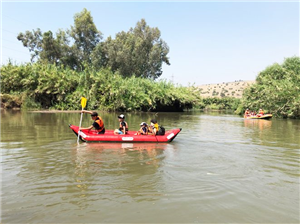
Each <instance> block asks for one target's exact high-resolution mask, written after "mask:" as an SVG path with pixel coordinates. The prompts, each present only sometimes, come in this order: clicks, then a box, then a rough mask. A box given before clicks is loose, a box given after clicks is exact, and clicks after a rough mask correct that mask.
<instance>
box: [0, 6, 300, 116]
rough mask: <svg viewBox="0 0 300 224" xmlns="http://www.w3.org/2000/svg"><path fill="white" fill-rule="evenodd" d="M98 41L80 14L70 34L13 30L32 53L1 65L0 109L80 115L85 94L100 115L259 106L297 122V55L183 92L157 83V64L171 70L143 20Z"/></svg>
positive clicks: (163, 46)
mask: <svg viewBox="0 0 300 224" xmlns="http://www.w3.org/2000/svg"><path fill="white" fill-rule="evenodd" d="M102 38H103V37H102V33H101V32H100V31H99V30H98V29H97V27H96V25H95V24H94V22H93V17H92V16H91V14H90V12H89V11H88V10H86V9H83V10H82V11H81V12H80V13H76V14H75V15H74V25H73V26H71V27H70V29H67V30H62V29H60V30H58V31H57V32H56V33H53V32H52V31H47V32H42V31H41V30H40V29H39V28H37V29H36V30H32V31H26V32H24V33H19V35H18V36H17V39H18V40H19V41H21V42H22V44H23V46H24V47H26V48H28V50H29V51H30V52H31V53H32V54H31V56H32V57H31V63H27V64H21V65H17V64H13V63H12V62H11V61H9V62H8V63H7V64H6V65H1V68H0V70H1V95H0V97H1V108H4V109H12V108H20V109H22V110H35V111H38V110H49V111H51V110H59V111H66V110H67V111H72V110H80V109H81V106H80V99H81V97H86V98H87V100H88V101H87V109H89V110H98V111H121V112H134V111H145V112H182V111H186V110H191V109H193V110H194V109H196V110H197V109H199V110H232V111H234V112H235V113H236V114H240V115H241V114H243V113H244V111H245V109H246V108H249V109H250V110H253V111H258V110H259V109H260V108H262V109H263V110H264V111H265V112H268V113H272V114H273V116H275V117H283V118H300V58H299V57H296V56H295V57H291V58H286V59H285V60H284V62H283V64H281V65H280V64H277V63H275V64H273V65H271V66H269V67H267V68H266V69H265V70H264V71H262V72H260V73H259V74H258V76H257V78H256V80H255V82H254V83H253V84H251V85H245V86H239V83H238V82H236V83H233V84H232V83H223V85H218V86H214V87H213V88H212V86H210V85H204V86H202V87H196V86H188V87H184V86H181V85H178V84H173V83H172V82H170V81H166V80H160V81H157V79H158V78H159V77H160V76H161V75H162V65H163V64H166V65H170V61H169V58H168V53H169V47H168V45H167V43H166V42H165V41H163V40H162V39H161V32H160V30H159V29H158V28H157V27H155V28H151V27H149V26H148V25H147V23H146V21H145V19H141V20H140V21H139V22H137V23H136V26H135V27H132V28H130V29H129V31H127V32H125V31H122V32H119V33H117V34H116V36H115V38H112V37H111V36H109V37H108V38H107V39H106V40H104V41H102ZM182 75H184V74H182ZM230 85H232V86H231V87H230ZM225 86H228V87H229V90H230V91H229V90H227V89H225ZM230 88H231V89H230ZM201 94H211V95H212V97H202V96H201Z"/></svg>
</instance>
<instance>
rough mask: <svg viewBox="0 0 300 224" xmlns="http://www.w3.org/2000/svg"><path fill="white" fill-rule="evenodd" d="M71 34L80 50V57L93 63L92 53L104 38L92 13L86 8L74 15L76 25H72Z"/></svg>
mask: <svg viewBox="0 0 300 224" xmlns="http://www.w3.org/2000/svg"><path fill="white" fill-rule="evenodd" d="M70 36H71V37H72V38H73V39H74V41H75V43H74V44H75V46H76V48H77V49H78V50H79V52H80V55H79V57H80V59H81V60H82V61H84V62H87V63H91V53H92V51H93V50H94V48H95V47H96V46H97V44H98V43H99V42H100V40H101V39H102V33H101V32H100V31H99V30H97V28H96V25H95V24H94V22H93V17H92V16H91V13H90V12H89V11H88V10H87V9H86V8H84V9H83V10H82V11H81V12H80V13H76V14H75V16H74V26H71V31H70Z"/></svg>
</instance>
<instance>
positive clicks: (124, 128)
mask: <svg viewBox="0 0 300 224" xmlns="http://www.w3.org/2000/svg"><path fill="white" fill-rule="evenodd" d="M125 134H126V125H124V126H123V135H125Z"/></svg>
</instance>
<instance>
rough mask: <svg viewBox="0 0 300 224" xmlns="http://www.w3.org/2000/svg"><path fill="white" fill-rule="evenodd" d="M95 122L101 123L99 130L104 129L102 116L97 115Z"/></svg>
mask: <svg viewBox="0 0 300 224" xmlns="http://www.w3.org/2000/svg"><path fill="white" fill-rule="evenodd" d="M95 122H96V123H97V124H98V125H99V127H100V129H97V131H98V132H101V131H102V130H103V129H104V123H103V120H102V118H101V117H100V116H98V117H97V119H96V120H95Z"/></svg>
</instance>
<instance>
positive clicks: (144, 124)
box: [135, 122, 148, 135]
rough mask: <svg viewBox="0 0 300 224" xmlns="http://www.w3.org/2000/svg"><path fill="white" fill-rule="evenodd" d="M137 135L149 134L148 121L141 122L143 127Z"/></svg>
mask: <svg viewBox="0 0 300 224" xmlns="http://www.w3.org/2000/svg"><path fill="white" fill-rule="evenodd" d="M135 135H148V124H147V123H146V122H142V123H141V128H140V130H138V132H137V133H136V134H135Z"/></svg>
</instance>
